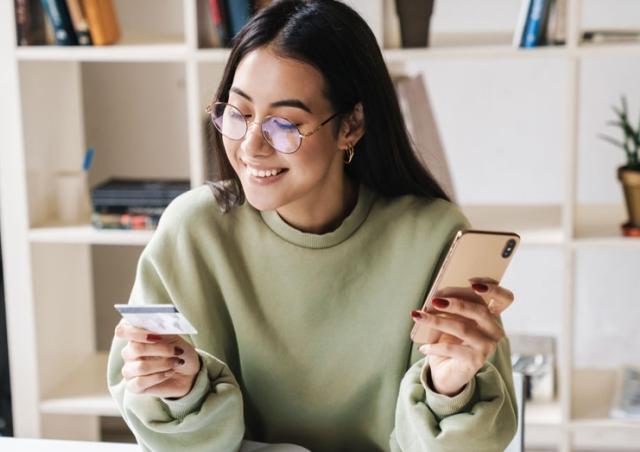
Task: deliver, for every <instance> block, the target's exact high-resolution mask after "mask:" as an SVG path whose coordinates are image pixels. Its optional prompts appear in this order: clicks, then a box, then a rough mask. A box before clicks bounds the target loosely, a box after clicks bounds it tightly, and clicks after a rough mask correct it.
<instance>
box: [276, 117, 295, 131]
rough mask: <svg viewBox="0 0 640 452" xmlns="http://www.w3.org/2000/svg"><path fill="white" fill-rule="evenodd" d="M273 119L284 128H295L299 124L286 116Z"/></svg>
mask: <svg viewBox="0 0 640 452" xmlns="http://www.w3.org/2000/svg"><path fill="white" fill-rule="evenodd" d="M273 121H274V122H275V123H276V125H277V126H278V127H281V128H283V129H295V128H296V127H297V126H298V124H294V123H292V122H291V121H289V120H287V119H284V118H273Z"/></svg>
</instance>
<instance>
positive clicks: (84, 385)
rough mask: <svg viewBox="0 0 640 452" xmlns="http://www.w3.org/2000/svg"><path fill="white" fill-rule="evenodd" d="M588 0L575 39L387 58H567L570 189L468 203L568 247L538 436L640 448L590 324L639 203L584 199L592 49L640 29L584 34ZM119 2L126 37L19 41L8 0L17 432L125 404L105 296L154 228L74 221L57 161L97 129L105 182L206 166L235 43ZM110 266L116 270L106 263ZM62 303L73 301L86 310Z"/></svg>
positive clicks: (1, 83) (483, 37)
mask: <svg viewBox="0 0 640 452" xmlns="http://www.w3.org/2000/svg"><path fill="white" fill-rule="evenodd" d="M581 3H582V2H581V1H580V0H570V1H569V14H568V30H569V34H568V36H569V39H568V43H567V45H565V46H558V47H541V48H535V49H526V50H524V49H515V48H513V47H511V45H510V42H511V35H510V34H509V33H504V32H498V33H486V32H483V33H474V34H468V33H467V34H464V33H436V34H434V35H433V37H432V45H433V47H431V48H428V49H388V50H385V51H384V58H385V60H386V61H387V63H388V64H389V67H390V69H393V70H394V71H398V70H400V71H401V70H403V69H404V68H405V67H408V66H410V65H412V64H413V63H415V62H442V61H457V62H464V63H468V62H482V61H494V60H495V61H497V60H499V61H510V62H511V61H513V62H518V63H520V62H522V63H524V64H526V63H527V62H536V63H537V62H540V64H542V63H544V62H546V61H549V60H553V61H557V60H559V61H561V62H562V63H563V64H565V65H566V68H567V70H566V79H565V80H564V81H563V82H564V83H565V84H566V87H567V90H566V92H565V95H564V96H562V97H561V98H558V99H557V105H558V108H560V107H562V108H563V109H564V110H563V111H564V113H563V114H564V115H565V118H564V120H565V124H566V134H565V135H564V137H563V139H562V142H561V143H560V144H559V148H560V149H561V151H562V152H561V155H560V156H559V157H558V161H559V162H561V163H562V165H563V166H564V169H563V174H562V190H563V195H562V197H561V199H560V201H558V202H548V203H538V204H534V203H530V202H521V203H517V202H510V203H488V202H483V203H462V204H461V205H462V208H463V211H464V212H465V214H466V215H467V216H468V217H469V219H470V220H471V222H472V224H473V225H474V227H476V228H490V229H500V230H514V231H517V232H519V233H520V235H521V236H522V249H523V251H524V252H527V251H529V252H536V250H542V251H544V250H552V251H553V252H556V253H558V254H559V255H560V256H561V258H560V259H561V263H560V266H561V267H562V269H563V271H564V273H563V275H562V277H561V280H560V282H559V287H560V292H562V293H561V294H560V295H559V304H558V305H556V306H555V309H554V315H556V316H560V317H561V318H560V320H558V322H559V324H560V325H561V328H560V330H561V331H560V333H559V337H558V340H559V344H558V350H559V355H558V368H559V381H558V396H557V399H556V400H554V401H552V402H549V403H530V404H528V405H527V407H526V416H525V422H526V430H525V432H526V433H525V438H526V442H527V445H528V447H531V448H535V449H540V448H544V449H550V450H561V451H569V450H574V449H575V450H579V449H591V450H633V447H636V450H637V444H640V423H633V422H623V421H619V420H612V419H609V418H608V415H607V412H608V405H609V403H610V400H611V388H612V384H613V383H612V382H613V372H612V369H607V368H605V369H595V368H585V367H579V366H576V365H575V361H574V348H575V347H574V346H575V344H574V340H575V339H574V331H575V329H576V324H575V322H576V321H577V319H576V317H575V312H576V310H577V303H578V302H579V300H577V290H576V287H575V284H576V280H577V277H576V272H577V268H578V264H579V263H580V261H579V259H581V256H582V252H601V251H602V252H612V251H614V252H615V251H616V250H630V252H633V253H637V255H638V256H640V240H636V239H629V238H623V237H621V236H620V232H619V225H620V223H621V222H622V221H623V219H624V218H625V215H626V214H625V212H624V206H623V205H622V204H621V203H619V204H612V203H602V204H582V203H579V202H578V201H577V198H578V181H579V176H580V169H579V165H578V164H577V162H578V159H579V154H580V150H579V127H580V121H579V119H580V118H579V109H580V105H581V101H582V99H581V92H580V80H581V70H582V61H583V60H584V59H586V58H593V57H596V58H597V57H601V56H607V57H609V56H611V57H619V58H622V59H625V58H637V57H640V45H639V44H619V45H582V44H581V43H579V42H578V30H579V29H580V24H579V17H580V7H581ZM117 6H118V7H119V15H120V16H121V21H122V25H123V40H122V42H121V43H119V44H118V45H114V46H111V47H104V48H62V47H56V46H38V47H16V46H15V39H14V23H13V17H14V14H13V7H12V2H0V18H1V19H0V20H1V21H2V22H1V24H2V27H0V33H1V34H0V65H1V66H2V67H3V71H1V72H0V93H1V96H2V97H0V136H1V137H2V153H1V154H0V155H1V159H2V160H0V196H1V201H2V204H1V205H2V212H1V213H2V240H3V253H4V254H3V257H4V261H5V272H6V275H5V280H6V288H5V290H6V298H7V303H8V305H7V317H8V322H9V348H10V359H11V374H12V395H13V404H14V427H15V433H16V435H17V436H25V437H51V438H73V439H97V438H98V437H99V434H100V430H99V417H100V416H117V415H118V411H117V409H116V407H115V404H114V402H113V401H112V400H111V398H110V397H109V395H108V393H107V390H106V381H105V378H106V377H105V374H106V359H107V355H106V351H105V348H104V347H100V346H99V344H100V342H101V341H102V342H104V337H102V339H100V337H97V336H100V335H102V336H105V334H107V333H108V330H109V328H107V327H105V326H104V324H108V323H109V322H110V321H113V320H114V319H115V317H114V316H113V313H111V312H110V311H109V309H110V308H109V306H108V305H109V303H108V302H105V301H104V300H111V299H117V298H118V297H120V298H121V297H122V292H123V291H125V292H126V289H127V286H126V284H128V283H130V281H129V280H127V281H128V282H127V283H126V284H125V283H123V282H122V277H121V276H117V275H118V274H120V273H122V272H125V273H126V272H128V270H127V269H126V265H125V266H124V267H123V268H119V267H120V266H119V263H118V262H117V261H116V262H111V261H109V262H103V260H104V259H106V258H105V257H104V256H105V255H109V253H111V252H112V251H113V252H114V253H115V252H116V251H117V250H122V249H123V248H124V249H126V250H125V251H122V252H123V253H125V254H128V255H133V256H135V255H136V254H137V253H139V251H140V250H142V247H143V246H144V245H145V244H146V243H148V241H149V239H150V238H151V236H152V233H151V232H139V231H135V232H128V231H96V230H94V229H93V228H91V227H90V226H89V225H79V226H63V225H60V224H58V223H57V222H56V221H55V220H54V219H53V218H54V216H53V214H54V210H53V209H52V190H51V186H52V183H53V173H54V172H55V171H56V170H60V169H68V168H72V167H74V166H75V165H76V164H77V165H79V162H80V161H81V157H82V153H83V150H84V149H85V147H86V146H88V145H89V144H90V143H91V144H92V145H93V143H96V142H97V143H98V144H99V146H98V153H97V156H96V164H95V166H96V168H95V170H92V171H94V172H95V174H93V175H92V178H93V180H92V181H91V182H93V183H95V182H96V181H98V180H100V179H102V178H104V177H106V176H109V175H121V176H127V175H135V176H171V177H185V178H189V179H190V180H191V183H192V185H193V186H198V185H200V184H201V183H202V182H203V181H204V180H205V168H206V158H205V155H204V152H203V149H204V142H203V135H204V130H203V122H202V115H203V110H204V107H205V105H206V104H207V103H208V101H209V100H210V97H211V96H212V95H213V94H214V91H215V88H216V86H217V82H218V80H219V79H220V76H221V73H222V70H223V68H224V64H225V61H226V59H227V58H228V55H229V50H228V49H199V48H198V47H197V44H196V37H197V33H196V14H197V11H196V6H195V2H192V1H190V0H162V1H158V2H156V3H154V4H153V8H154V10H155V11H158V14H157V15H156V16H155V17H154V18H151V19H149V18H147V20H148V21H149V23H145V24H144V26H142V27H141V28H142V30H141V32H135V33H134V31H133V30H135V29H136V27H135V26H134V25H135V19H136V18H138V17H139V16H140V15H141V14H142V13H141V11H142V10H143V9H144V8H147V7H149V6H150V3H149V0H144V1H143V0H140V1H139V2H126V3H125V2H122V1H119V2H117ZM4 68H7V70H5V69H4ZM522 89H523V90H524V89H526V86H523V87H522ZM431 94H437V93H433V92H432V93H431ZM170 107H171V108H170ZM163 121H164V122H163ZM128 123H131V129H130V133H125V132H128V129H127V124H128ZM443 125H444V126H446V125H447V124H443ZM110 130H114V131H116V133H110ZM128 138H131V140H133V141H134V143H132V142H131V141H128ZM157 149H160V150H159V151H156V150H157ZM454 172H455V168H454ZM454 175H455V174H454ZM516 188H517V187H516ZM118 252H120V251H118ZM134 264H135V262H128V263H127V265H128V266H129V267H131V266H133V265H134ZM104 268H107V269H113V271H107V272H105V271H102V270H99V269H104ZM531 271H532V272H535V271H536V269H531ZM111 273H113V275H112V274H111ZM129 273H130V272H129ZM129 273H126V274H127V275H129ZM114 275H115V276H114ZM130 276H131V277H132V275H130ZM125 280H126V278H125ZM123 286H124V288H122V287H123ZM514 289H516V288H514ZM620 290H621V291H622V292H624V288H622V289H620ZM629 290H630V289H629ZM519 295H522V296H523V298H526V297H525V295H526V293H519ZM536 296H537V292H536ZM119 301H120V299H119ZM61 312H72V313H73V315H72V318H70V319H65V318H64V317H65V316H63V315H61V314H60V313H61ZM104 313H107V314H104ZM103 314H104V315H103ZM65 315H66V314H65ZM105 316H106V317H105ZM109 316H110V317H109ZM96 319H100V321H97V320H96Z"/></svg>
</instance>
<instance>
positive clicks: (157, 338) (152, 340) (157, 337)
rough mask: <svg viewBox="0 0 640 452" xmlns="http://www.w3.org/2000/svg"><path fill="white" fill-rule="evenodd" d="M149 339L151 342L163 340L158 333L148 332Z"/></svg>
mask: <svg viewBox="0 0 640 452" xmlns="http://www.w3.org/2000/svg"><path fill="white" fill-rule="evenodd" d="M147 340H148V341H151V342H160V341H161V340H162V336H158V335H157V334H147Z"/></svg>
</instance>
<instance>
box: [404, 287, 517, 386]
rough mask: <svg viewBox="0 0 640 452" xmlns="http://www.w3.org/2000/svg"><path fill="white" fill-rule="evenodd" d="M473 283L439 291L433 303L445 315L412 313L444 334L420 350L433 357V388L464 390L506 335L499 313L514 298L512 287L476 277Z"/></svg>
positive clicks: (418, 320) (430, 362) (431, 369)
mask: <svg viewBox="0 0 640 452" xmlns="http://www.w3.org/2000/svg"><path fill="white" fill-rule="evenodd" d="M470 286H471V287H469V288H465V287H455V288H446V289H443V290H442V291H440V292H438V293H437V294H436V296H437V298H434V299H433V300H432V306H433V307H434V308H436V309H437V310H438V311H439V312H442V313H446V314H445V315H441V314H439V313H438V314H435V315H434V314H429V313H427V312H424V311H413V312H412V318H413V320H414V321H416V322H424V324H425V326H428V327H429V328H433V329H436V330H439V331H440V332H442V333H443V334H442V335H441V336H440V339H439V340H438V342H436V343H434V344H425V345H422V346H421V347H420V352H422V353H424V354H425V355H427V356H428V357H429V368H430V373H431V384H432V389H435V390H436V392H438V393H440V394H444V395H447V396H454V395H456V394H459V393H460V392H461V391H462V389H463V388H464V387H465V385H466V384H467V383H468V382H469V381H470V380H471V379H472V378H473V377H474V376H475V374H476V372H478V370H480V368H481V367H482V366H483V365H484V363H485V361H486V360H487V358H488V357H489V355H491V354H492V353H493V352H494V351H495V349H496V347H497V345H498V342H500V341H501V340H502V339H503V338H504V337H505V333H504V330H503V329H502V326H501V325H500V323H499V321H498V315H499V314H500V313H501V312H503V311H504V310H505V309H506V308H508V307H509V305H511V303H512V302H513V299H514V296H513V293H512V292H511V291H510V290H508V289H505V288H504V287H501V286H499V285H498V284H496V283H495V282H494V281H492V280H488V279H485V278H473V279H471V280H470ZM438 300H440V301H438Z"/></svg>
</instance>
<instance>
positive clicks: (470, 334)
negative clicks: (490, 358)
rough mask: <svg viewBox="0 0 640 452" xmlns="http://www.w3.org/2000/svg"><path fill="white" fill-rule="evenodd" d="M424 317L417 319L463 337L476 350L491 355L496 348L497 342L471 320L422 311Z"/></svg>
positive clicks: (432, 326)
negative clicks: (466, 320)
mask: <svg viewBox="0 0 640 452" xmlns="http://www.w3.org/2000/svg"><path fill="white" fill-rule="evenodd" d="M421 316H422V318H421V319H418V320H416V322H424V324H425V325H427V326H429V327H431V328H435V329H437V330H439V331H441V332H443V333H447V334H450V335H452V336H455V337H457V338H459V339H462V342H463V343H464V344H467V345H469V346H470V347H472V348H474V349H475V350H477V351H479V352H481V353H483V354H484V355H489V354H491V353H492V352H493V351H494V350H495V346H496V344H495V342H494V341H493V340H492V339H490V338H489V337H487V336H485V335H484V334H483V333H482V332H481V331H480V330H479V329H478V326H477V325H475V324H472V323H471V322H465V321H463V320H460V319H455V318H450V317H443V316H439V315H433V314H427V313H425V312H422V313H421Z"/></svg>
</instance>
